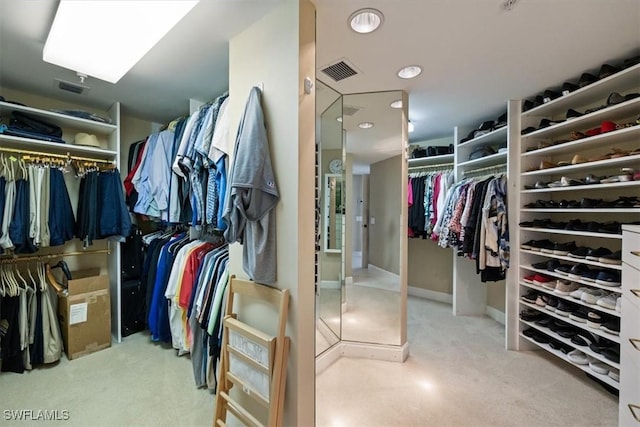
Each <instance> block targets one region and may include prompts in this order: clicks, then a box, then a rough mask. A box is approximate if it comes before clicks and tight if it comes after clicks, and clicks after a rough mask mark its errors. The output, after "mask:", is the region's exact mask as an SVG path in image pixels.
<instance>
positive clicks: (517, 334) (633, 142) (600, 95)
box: [507, 65, 640, 389]
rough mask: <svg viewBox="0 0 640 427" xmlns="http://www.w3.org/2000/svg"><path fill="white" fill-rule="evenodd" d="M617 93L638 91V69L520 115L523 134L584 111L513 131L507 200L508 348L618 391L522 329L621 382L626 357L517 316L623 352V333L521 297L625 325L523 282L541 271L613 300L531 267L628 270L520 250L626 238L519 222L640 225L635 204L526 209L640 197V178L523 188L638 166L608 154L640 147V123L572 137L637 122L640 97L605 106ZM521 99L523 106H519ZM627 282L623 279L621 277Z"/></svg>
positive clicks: (616, 244)
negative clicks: (533, 315) (539, 318)
mask: <svg viewBox="0 0 640 427" xmlns="http://www.w3.org/2000/svg"><path fill="white" fill-rule="evenodd" d="M613 92H617V93H619V94H621V95H623V96H624V95H626V94H628V93H636V92H640V65H636V66H633V67H631V68H628V69H625V70H622V71H620V72H618V73H616V74H614V75H611V76H609V77H607V78H604V79H602V80H599V81H597V82H595V83H593V84H591V85H589V86H586V87H583V88H580V89H578V90H576V91H574V92H572V93H569V94H567V95H564V96H562V97H560V98H557V99H555V100H552V101H550V102H548V103H546V104H543V105H541V106H538V107H536V108H533V109H531V110H528V111H526V112H522V113H521V114H520V115H519V117H518V118H517V119H518V120H517V121H518V122H519V123H517V124H518V127H519V130H520V129H526V128H527V127H535V128H539V127H540V124H541V120H542V119H551V120H556V121H559V120H565V118H566V114H567V112H568V110H569V109H574V110H577V111H579V112H582V113H585V114H584V115H582V116H580V117H577V118H573V119H569V120H566V121H563V122H561V123H556V124H553V125H551V126H548V127H543V128H539V129H538V130H535V131H533V132H530V133H528V134H525V135H520V131H519V130H518V132H517V133H515V132H514V137H515V138H518V139H519V143H518V144H516V145H515V146H516V147H518V148H517V149H516V150H513V151H516V155H517V156H518V158H517V159H515V161H514V162H513V165H514V168H515V169H518V173H517V175H516V177H515V179H514V184H515V185H517V190H516V191H515V192H514V193H515V197H513V198H511V199H510V203H511V204H515V205H516V206H515V207H516V209H518V211H517V213H516V215H515V217H513V216H512V218H511V219H513V221H512V222H511V223H512V227H511V229H512V233H511V253H512V258H511V261H512V268H513V270H514V271H515V272H516V273H517V275H518V277H517V278H516V280H515V281H514V282H512V281H511V280H510V281H509V283H510V285H509V286H510V287H514V288H516V289H517V292H515V293H514V296H515V297H517V298H513V299H509V300H508V313H509V314H508V317H509V318H510V319H511V320H510V324H511V327H512V329H511V333H509V334H508V336H507V347H508V348H511V349H518V350H525V349H542V350H545V351H548V352H550V353H552V354H554V355H556V356H558V357H559V358H561V359H563V360H565V361H566V362H567V363H570V364H571V365H573V366H575V367H577V368H579V369H581V370H583V371H585V372H588V373H589V374H590V375H592V376H593V377H595V378H598V379H599V380H601V381H602V382H604V383H606V384H608V385H610V386H611V387H613V388H616V389H619V388H620V386H619V382H618V381H616V380H615V379H613V378H611V377H609V376H608V375H606V374H600V373H596V372H594V371H593V370H592V369H590V368H589V365H578V364H575V363H573V362H572V361H571V360H569V359H568V357H567V356H566V355H565V354H564V353H562V352H560V351H558V350H554V349H552V348H551V347H549V346H548V344H543V343H539V342H536V341H535V340H533V339H532V338H529V337H527V336H525V335H524V334H523V331H524V330H526V329H528V328H533V329H536V330H537V331H539V332H541V333H543V334H545V335H547V336H549V337H551V338H553V339H555V340H557V341H560V342H562V343H563V344H566V345H567V346H569V347H571V348H575V349H578V350H580V351H582V352H583V353H585V354H587V355H588V356H589V357H591V358H592V359H594V360H597V361H599V362H602V363H604V364H606V365H607V366H608V367H609V368H610V369H617V370H620V377H621V378H622V376H623V375H624V372H625V371H626V369H625V368H624V366H623V365H624V358H623V359H621V362H620V363H616V362H613V361H611V360H609V359H607V358H605V357H603V356H602V355H601V354H599V353H597V352H595V351H592V350H590V349H589V347H585V346H580V345H577V344H575V343H573V342H572V341H571V340H570V339H566V338H563V337H561V336H559V335H558V334H556V333H554V332H552V331H551V330H550V329H548V328H546V327H542V326H539V325H537V324H536V323H534V322H529V321H524V320H522V319H520V318H519V313H520V312H521V311H523V310H526V309H531V310H537V311H539V312H541V313H544V315H545V316H550V317H553V318H557V319H560V320H562V321H563V322H566V323H568V324H569V325H571V326H572V327H575V328H577V329H580V330H581V331H583V332H586V333H589V334H591V335H592V336H594V337H595V339H596V340H602V339H606V340H608V341H610V342H613V343H615V344H616V347H617V349H618V351H619V347H620V344H621V339H620V337H619V336H618V335H615V334H611V333H608V332H606V331H604V330H600V329H595V328H591V327H588V325H587V324H586V323H580V322H575V321H573V320H572V319H570V318H568V317H565V316H560V315H558V314H556V313H555V312H553V311H551V310H548V309H546V308H545V307H540V306H537V305H536V304H531V303H528V302H525V301H524V300H522V296H523V295H524V294H526V293H527V292H529V291H531V290H535V291H536V292H538V293H539V294H546V295H552V296H553V297H555V298H557V299H558V300H565V301H570V302H571V303H572V304H573V305H574V306H575V307H581V306H582V307H586V308H587V309H589V310H592V311H595V312H596V313H598V314H600V315H601V316H603V317H604V318H605V319H608V320H609V319H610V320H613V321H621V319H622V318H623V317H624V316H625V314H626V313H624V311H622V313H619V312H617V311H615V310H610V309H606V308H603V307H600V306H598V305H595V304H594V305H590V304H586V303H584V302H582V301H579V300H576V299H574V298H572V297H570V296H561V295H557V294H555V293H553V291H551V290H548V289H545V288H542V287H539V286H537V285H534V284H529V283H527V282H525V281H524V280H523V278H524V277H525V276H528V275H531V274H535V273H540V274H544V275H547V276H551V277H552V278H557V279H566V280H571V281H572V282H574V283H577V284H579V285H580V286H585V287H589V288H591V289H602V290H605V291H607V292H609V293H611V294H612V295H614V296H618V295H620V293H621V287H620V286H603V285H600V284H597V283H594V282H592V281H587V280H582V279H578V280H573V279H571V278H568V277H567V276H564V275H562V274H558V273H555V272H553V271H547V270H546V269H537V268H535V267H533V264H536V263H539V262H544V261H548V260H551V259H556V260H558V261H560V262H561V263H562V264H565V265H575V264H584V265H587V266H588V267H589V268H592V269H593V268H596V269H603V270H608V271H612V272H615V273H621V272H622V270H623V268H622V266H621V265H615V264H613V265H612V264H603V263H600V262H597V261H590V260H585V259H576V258H572V257H568V256H560V255H554V254H548V253H543V252H539V251H533V250H527V249H521V248H520V246H521V245H522V244H523V243H524V242H527V241H529V240H542V239H549V240H551V241H554V242H560V243H568V242H572V241H575V242H576V244H577V245H578V246H587V247H591V248H599V247H606V248H608V249H610V250H611V251H613V252H615V251H617V250H620V249H621V247H622V235H621V234H610V233H605V232H599V231H574V230H567V229H552V228H542V227H525V226H519V225H518V224H519V223H522V222H525V221H532V220H534V219H550V220H551V221H554V222H568V221H569V220H572V219H579V220H581V221H583V222H589V221H595V222H599V223H608V222H614V221H615V222H619V223H623V224H624V223H630V222H634V221H638V220H640V208H637V207H624V208H608V207H597V206H596V207H594V208H572V209H567V208H527V207H525V206H526V205H528V204H530V203H535V202H536V201H538V200H542V201H555V202H560V201H561V200H576V201H578V202H580V201H581V200H583V199H585V198H588V199H595V200H598V199H603V200H605V201H607V200H608V201H611V200H616V199H618V198H619V197H629V196H640V181H624V182H613V183H606V184H589V185H575V186H566V187H552V188H544V187H543V188H533V189H527V188H525V186H527V187H528V188H530V187H531V186H534V185H535V184H536V183H539V184H540V183H542V184H544V183H549V182H554V181H558V180H560V179H561V178H562V177H566V178H573V179H584V178H585V177H586V176H587V175H588V174H592V175H594V176H596V177H605V176H619V175H622V174H623V172H622V170H621V169H622V168H632V169H634V170H639V169H640V155H622V156H613V157H608V158H605V156H604V155H606V154H608V153H613V151H612V150H613V149H617V150H619V151H623V152H626V153H628V152H631V151H632V150H634V149H637V148H640V146H639V145H638V141H640V125H636V126H630V127H621V128H618V129H616V130H613V131H611V132H607V133H600V134H599V135H595V136H590V137H588V136H587V137H583V138H580V139H574V138H575V137H573V138H572V132H581V133H583V134H584V133H585V132H586V131H587V130H591V129H595V128H599V127H600V126H601V124H602V123H603V122H605V121H612V122H614V123H616V124H618V125H621V124H632V123H635V121H636V119H637V118H638V116H639V115H640V98H635V99H630V100H628V101H625V102H622V103H619V104H615V105H607V99H608V97H609V95H610V94H611V93H613ZM517 102H518V104H519V101H517ZM589 109H594V111H592V112H590V113H588V114H586V110H589ZM572 139H574V140H572ZM539 147H542V148H539ZM575 156H580V157H582V159H584V160H586V162H584V163H577V162H575V164H573V163H574V162H573V160H574V159H575V158H576V157H575ZM542 162H550V163H551V164H556V165H558V164H561V166H555V167H548V168H542V166H543V165H542ZM566 162H568V163H569V164H567V163H566ZM513 230H517V232H513ZM622 280H623V281H624V277H623V278H622ZM516 325H517V326H516ZM636 372H637V371H636Z"/></svg>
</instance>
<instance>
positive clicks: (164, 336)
mask: <svg viewBox="0 0 640 427" xmlns="http://www.w3.org/2000/svg"><path fill="white" fill-rule="evenodd" d="M143 240H144V241H146V242H147V243H148V247H147V254H146V257H145V261H144V266H143V272H142V277H141V280H142V281H143V285H144V287H145V293H146V298H147V309H146V319H147V327H148V329H149V331H150V333H151V339H152V340H154V341H162V342H167V343H171V345H172V347H173V348H175V349H176V350H178V354H179V355H182V354H187V353H190V354H191V361H192V365H193V374H194V380H195V383H196V386H197V387H198V388H209V389H212V390H213V389H215V366H216V363H217V360H218V358H219V356H220V346H221V339H222V336H221V334H222V328H221V318H220V316H221V315H222V307H223V300H224V297H225V290H226V286H227V282H228V276H229V275H228V270H227V264H228V260H229V251H228V245H227V244H226V243H223V242H222V241H219V242H218V243H212V242H209V241H202V240H193V241H190V240H189V237H188V235H187V233H186V232H179V233H172V232H168V233H162V232H159V233H154V236H153V238H146V237H145V238H143Z"/></svg>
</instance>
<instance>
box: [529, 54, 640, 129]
mask: <svg viewBox="0 0 640 427" xmlns="http://www.w3.org/2000/svg"><path fill="white" fill-rule="evenodd" d="M638 81H640V64H637V65H634V66H633V67H629V68H627V69H625V70H622V71H620V72H618V73H615V74H612V75H610V76H609V77H606V78H604V79H602V80H598V81H597V82H595V83H592V84H590V85H588V86H585V87H583V88H580V89H578V90H575V91H573V92H571V93H570V94H568V95H566V96H561V97H560V98H556V99H554V100H552V101H550V102H547V103H546V104H542V105H540V106H538V107H535V108H532V109H531V110H529V111H525V112H524V113H522V117H523V118H525V117H537V116H543V117H544V116H555V115H558V114H563V113H566V112H567V110H568V109H569V108H575V107H576V106H579V105H589V104H596V103H601V104H606V103H607V97H608V96H609V94H610V93H611V92H618V93H620V94H622V95H625V94H626V92H627V91H628V90H632V89H634V88H636V87H637V86H638Z"/></svg>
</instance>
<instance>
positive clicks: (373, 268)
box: [367, 264, 400, 277]
mask: <svg viewBox="0 0 640 427" xmlns="http://www.w3.org/2000/svg"><path fill="white" fill-rule="evenodd" d="M367 268H369V269H371V270H376V271H377V272H379V273H381V274H388V275H390V276H393V277H400V275H398V274H396V273H392V272H390V271H388V270H385V269H384V268H380V267H377V266H375V265H373V264H369V266H368V267H367Z"/></svg>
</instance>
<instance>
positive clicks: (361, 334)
mask: <svg viewBox="0 0 640 427" xmlns="http://www.w3.org/2000/svg"><path fill="white" fill-rule="evenodd" d="M397 100H403V92H401V91H391V92H376V93H364V94H353V95H344V96H343V112H344V120H343V123H342V125H343V127H344V130H345V138H344V139H345V148H346V149H345V151H346V162H345V178H344V179H345V193H346V194H345V200H346V204H347V207H346V210H345V244H344V251H345V271H346V273H345V274H346V280H345V291H346V301H345V302H346V309H345V310H344V311H343V313H342V334H341V338H342V340H343V341H358V342H365V343H372V344H384V345H402V344H404V339H405V338H404V337H403V334H406V331H403V329H406V328H402V327H401V324H402V322H403V319H404V318H403V315H402V313H403V310H404V311H406V310H405V309H404V308H403V306H402V304H403V303H402V301H401V289H402V286H401V283H402V280H401V277H402V278H403V280H404V281H406V277H405V276H406V274H405V273H402V265H403V264H402V258H401V257H402V256H403V255H404V254H406V251H404V250H403V249H402V245H403V241H404V242H405V244H406V225H405V224H404V223H403V222H402V221H403V220H402V218H403V216H402V211H403V204H406V202H405V201H404V200H406V199H403V197H406V164H405V163H406V162H405V159H404V157H403V148H404V142H403V135H402V129H403V126H404V123H403V120H405V119H404V118H403V117H404V116H403V110H402V109H395V108H392V107H391V104H392V103H393V102H394V101H397ZM405 102H406V101H405ZM403 165H404V167H403ZM403 174H404V175H405V178H404V181H403ZM403 183H404V184H403ZM403 185H404V187H405V188H403ZM402 233H404V236H403V234H402ZM403 239H404V240H403ZM405 265H406V262H405ZM404 292H405V293H404V295H405V302H404V304H406V283H405V285H404ZM404 321H405V323H406V320H404Z"/></svg>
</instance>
